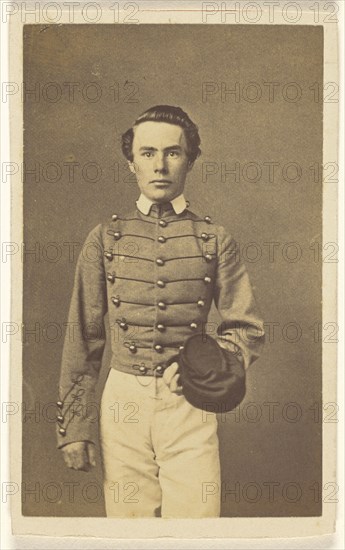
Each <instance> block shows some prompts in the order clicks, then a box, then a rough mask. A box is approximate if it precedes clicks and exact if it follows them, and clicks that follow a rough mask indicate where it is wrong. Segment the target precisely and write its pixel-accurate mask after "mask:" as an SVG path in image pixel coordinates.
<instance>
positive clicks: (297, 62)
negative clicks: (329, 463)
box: [23, 25, 332, 517]
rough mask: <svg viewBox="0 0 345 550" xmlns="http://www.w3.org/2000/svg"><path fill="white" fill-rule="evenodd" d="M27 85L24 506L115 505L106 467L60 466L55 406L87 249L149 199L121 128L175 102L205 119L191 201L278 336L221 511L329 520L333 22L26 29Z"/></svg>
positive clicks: (72, 511) (226, 455)
mask: <svg viewBox="0 0 345 550" xmlns="http://www.w3.org/2000/svg"><path fill="white" fill-rule="evenodd" d="M24 80H25V83H24V91H25V94H24V124H25V133H24V158H25V166H24V172H26V174H25V178H24V235H25V243H26V250H27V252H28V253H27V254H26V255H25V262H24V333H25V338H24V343H23V348H24V360H23V377H24V387H23V402H24V406H25V409H26V410H27V411H28V410H34V411H35V412H34V413H31V414H30V413H29V412H27V414H26V415H25V417H24V420H25V422H24V423H23V482H24V486H23V492H24V494H25V495H26V496H25V500H24V504H23V513H24V514H26V515H34V516H36V515H44V516H79V515H80V516H102V515H104V505H103V499H102V495H101V492H100V491H101V486H102V472H101V467H100V462H99V463H98V467H97V468H96V469H95V470H94V471H93V472H92V473H88V474H86V473H83V472H75V471H71V470H68V469H67V468H66V467H65V466H64V463H63V459H62V455H61V453H60V451H57V450H56V442H55V424H54V414H55V412H54V408H53V406H50V405H49V404H51V403H53V402H55V401H56V399H57V383H58V376H59V369H60V358H61V350H62V344H63V334H64V330H65V328H64V326H63V324H64V323H65V322H66V317H67V309H68V305H69V300H70V296H71V291H72V283H73V276H74V270H75V259H76V254H77V253H78V252H79V250H80V248H81V245H82V242H83V240H84V239H85V237H86V235H87V233H88V232H89V231H90V230H91V229H92V228H93V227H94V226H95V225H97V224H98V223H99V222H100V221H104V220H107V219H109V217H110V216H111V214H112V213H115V212H123V211H125V210H128V209H130V208H132V207H133V203H134V200H135V199H136V198H137V196H138V192H137V188H136V184H135V182H133V179H132V178H131V177H130V175H129V172H128V171H127V170H126V168H125V165H124V161H123V158H122V156H121V151H120V135H121V133H122V132H124V131H125V130H126V129H127V128H128V127H129V126H130V124H131V123H132V121H133V120H134V119H135V118H136V117H137V115H138V114H140V113H141V112H142V111H144V110H145V109H146V108H148V107H149V106H152V105H154V104H162V103H166V104H172V105H180V106H182V107H183V108H184V109H185V110H186V111H187V112H188V113H189V115H190V116H191V118H192V119H193V120H194V121H195V122H196V123H197V124H198V126H199V129H200V134H201V139H202V151H203V154H202V157H201V158H200V159H199V160H198V161H197V163H196V165H195V167H194V170H193V171H192V173H191V174H190V175H189V180H188V184H187V187H186V196H187V198H188V199H189V200H190V202H191V208H192V209H193V210H194V211H196V212H198V213H200V214H202V215H206V214H208V215H210V216H212V218H214V220H215V221H216V222H218V223H221V224H223V225H224V226H225V227H226V228H227V229H228V230H229V231H231V232H232V234H233V235H234V237H235V238H236V240H237V241H238V242H239V243H240V246H241V250H242V254H243V258H244V260H245V262H246V265H247V268H248V270H249V273H250V276H251V280H252V284H253V286H254V289H255V294H256V297H257V300H258V302H259V305H260V308H261V310H262V313H263V316H264V319H265V321H266V326H267V329H268V333H269V336H268V341H267V345H266V347H265V350H264V353H263V355H262V357H261V358H260V359H259V361H257V363H256V364H255V365H254V366H253V367H252V368H251V369H250V370H249V371H248V391H247V395H246V398H245V401H244V402H243V404H242V405H241V406H240V409H239V411H237V413H236V414H235V412H233V413H229V414H227V415H226V416H224V417H223V418H222V419H220V420H222V421H221V422H220V425H219V435H220V444H221V461H222V472H223V473H222V477H223V483H222V490H223V504H222V515H223V516H226V517H231V516H314V515H319V514H320V513H321V502H320V498H319V494H318V491H319V490H320V486H321V485H320V484H321V483H322V479H321V470H322V468H321V466H322V464H321V450H322V440H321V433H322V423H321V421H320V418H319V415H318V413H319V412H320V407H321V397H322V392H321V390H322V388H321V347H322V343H321V340H322V337H323V338H325V337H326V339H327V338H328V341H329V345H330V346H331V345H332V343H331V340H332V335H331V328H329V330H328V331H326V334H325V332H324V333H323V334H320V332H319V330H318V329H319V328H320V326H321V323H322V319H321V271H322V269H321V268H322V265H321V260H320V254H319V253H320V243H321V242H322V233H321V230H322V225H321V220H322V186H321V183H320V181H321V175H320V174H318V173H317V172H318V169H319V168H320V165H321V163H322V102H321V99H322V98H321V96H320V97H319V98H318V97H317V96H318V91H320V89H322V81H323V31H322V28H321V27H316V26H315V27H305V26H288V25H285V26H252V25H247V26H242V25H238V26H230V25H228V26H221V25H97V26H96V25H80V26H77V25H48V26H47V25H45V26H43V25H27V26H25V27H24ZM231 90H233V92H231ZM236 163H237V164H236ZM30 170H31V172H30ZM231 170H235V172H231ZM236 170H237V172H236ZM260 171H261V172H260ZM29 251H31V253H29ZM32 252H34V253H32ZM329 252H330V253H331V252H332V250H331V249H330V250H329ZM211 321H213V322H216V321H217V317H216V314H215V313H214V312H213V313H212V318H211ZM212 328H213V325H210V330H211V331H212ZM30 331H31V332H30ZM108 358H109V356H108V354H106V356H105V361H104V369H103V372H102V376H101V382H100V391H101V389H102V384H103V383H104V376H105V374H106V371H107V360H108ZM331 412H332V411H331V410H329V411H328V413H331ZM206 481H207V480H206ZM324 482H327V480H324Z"/></svg>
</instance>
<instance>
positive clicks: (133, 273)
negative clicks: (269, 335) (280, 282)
mask: <svg viewBox="0 0 345 550" xmlns="http://www.w3.org/2000/svg"><path fill="white" fill-rule="evenodd" d="M212 300H214V302H215V305H216V307H217V309H218V312H219V314H220V317H221V319H222V323H221V324H220V325H219V327H218V330H217V332H218V342H219V344H220V345H221V346H223V347H226V348H227V349H228V350H230V351H233V352H234V353H237V355H238V356H240V357H241V358H242V361H243V363H244V366H245V367H248V366H249V365H250V364H251V363H252V362H253V361H254V360H255V359H256V358H257V357H258V355H259V349H260V346H261V344H262V343H263V340H264V331H263V323H262V320H261V317H260V314H259V313H258V309H257V306H256V304H255V300H254V296H253V292H252V288H251V285H250V282H249V278H248V274H247V271H246V269H245V266H244V264H243V263H242V261H241V259H240V257H239V254H238V247H237V244H236V242H235V241H234V239H233V238H232V237H231V236H230V235H228V234H227V232H226V231H225V229H224V228H223V227H221V226H219V225H217V224H214V223H213V222H212V220H211V219H210V218H209V217H208V216H206V217H204V218H203V217H199V216H198V215H196V214H194V213H193V212H191V211H190V210H188V209H185V210H184V211H183V212H182V213H181V214H176V213H175V212H174V210H173V208H172V206H171V204H170V203H167V204H164V205H161V206H159V205H153V206H152V208H151V210H150V212H149V214H148V215H144V214H143V213H142V212H140V211H139V210H138V209H136V210H135V211H134V212H132V213H129V214H128V215H125V216H120V215H117V214H114V215H113V217H112V220H111V221H109V222H107V223H104V224H100V225H98V226H97V227H95V228H94V229H93V230H92V231H91V232H90V234H89V235H88V237H87V239H86V242H85V244H84V246H83V248H82V251H81V253H80V255H79V258H78V262H77V268H76V274H75V282H74V289H73V295H72V300H71V305H70V311H69V317H68V325H67V326H68V331H67V333H66V338H65V342H64V349H63V357H62V369H61V376H60V388H59V393H60V396H59V401H58V404H57V405H58V419H57V420H58V423H57V424H58V430H57V431H58V446H59V447H61V446H63V445H65V444H66V443H70V442H72V441H82V440H87V441H91V442H94V441H95V428H96V426H97V416H98V415H97V405H96V403H95V385H96V382H97V378H98V374H99V370H100V367H101V361H102V355H103V350H104V345H105V323H104V317H105V315H106V313H108V316H109V327H110V333H109V337H110V339H111V349H112V359H111V365H110V367H111V368H115V369H118V370H121V371H123V372H126V373H128V375H129V376H131V375H136V376H146V377H147V376H162V374H163V372H164V369H165V368H166V365H167V363H168V361H169V360H170V359H171V358H172V357H174V356H175V355H177V354H178V352H179V350H180V348H181V346H183V344H184V341H185V340H186V339H187V338H188V337H189V336H190V335H192V334H196V333H202V334H204V333H206V330H207V317H208V313H209V310H210V307H211V304H212ZM213 336H214V335H213Z"/></svg>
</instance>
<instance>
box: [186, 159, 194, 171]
mask: <svg viewBox="0 0 345 550" xmlns="http://www.w3.org/2000/svg"><path fill="white" fill-rule="evenodd" d="M193 166H194V160H193V161H192V160H189V161H188V167H187V170H188V172H190V171H191V169H192V168H193Z"/></svg>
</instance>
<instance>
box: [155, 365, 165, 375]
mask: <svg viewBox="0 0 345 550" xmlns="http://www.w3.org/2000/svg"><path fill="white" fill-rule="evenodd" d="M156 372H158V374H162V373H163V372H164V367H162V365H158V366H157V367H156Z"/></svg>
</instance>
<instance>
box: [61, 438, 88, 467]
mask: <svg viewBox="0 0 345 550" xmlns="http://www.w3.org/2000/svg"><path fill="white" fill-rule="evenodd" d="M61 450H62V452H63V457H64V460H65V463H66V465H67V466H68V468H72V469H73V470H83V471H84V472H88V471H89V470H90V469H91V467H92V466H96V450H95V446H94V444H93V443H90V442H89V441H74V442H73V443H68V444H67V445H65V446H64V447H62V449H61Z"/></svg>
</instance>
